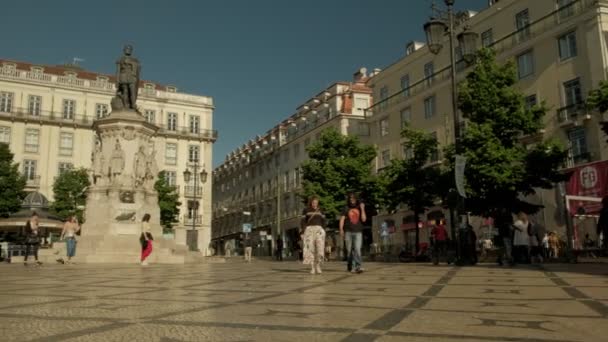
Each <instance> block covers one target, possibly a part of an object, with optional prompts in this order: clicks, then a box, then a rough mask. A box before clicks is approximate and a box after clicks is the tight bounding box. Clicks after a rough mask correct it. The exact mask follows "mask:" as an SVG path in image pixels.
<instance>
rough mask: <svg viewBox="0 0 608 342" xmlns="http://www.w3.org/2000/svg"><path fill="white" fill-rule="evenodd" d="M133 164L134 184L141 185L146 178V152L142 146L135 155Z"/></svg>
mask: <svg viewBox="0 0 608 342" xmlns="http://www.w3.org/2000/svg"><path fill="white" fill-rule="evenodd" d="M134 161H135V162H134V163H133V175H134V176H135V184H136V185H141V184H142V183H143V181H144V179H145V178H146V164H147V160H146V152H145V147H144V146H139V151H137V153H136V154H135V160H134Z"/></svg>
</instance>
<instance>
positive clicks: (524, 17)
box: [515, 8, 530, 41]
mask: <svg viewBox="0 0 608 342" xmlns="http://www.w3.org/2000/svg"><path fill="white" fill-rule="evenodd" d="M515 28H516V29H517V31H518V34H517V36H518V38H519V40H520V41H522V40H526V39H528V38H530V13H529V12H528V9H527V8H526V9H525V10H523V11H521V12H519V13H517V14H516V15H515Z"/></svg>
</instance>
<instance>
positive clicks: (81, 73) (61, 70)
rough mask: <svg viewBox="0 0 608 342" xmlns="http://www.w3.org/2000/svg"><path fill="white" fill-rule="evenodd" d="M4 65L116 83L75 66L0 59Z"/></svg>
mask: <svg viewBox="0 0 608 342" xmlns="http://www.w3.org/2000/svg"><path fill="white" fill-rule="evenodd" d="M4 63H8V64H15V65H16V68H17V70H23V71H31V70H32V67H39V68H43V69H44V73H45V74H50V75H57V76H65V75H67V74H68V73H75V74H76V77H78V78H80V79H84V80H90V81H96V80H97V79H98V77H107V78H108V81H109V82H111V83H114V82H116V76H115V75H108V74H102V73H99V72H94V71H88V70H85V69H83V68H81V67H79V66H77V65H48V64H33V63H29V62H22V61H13V60H9V59H0V64H4ZM144 84H154V86H155V88H156V89H157V90H165V89H166V88H167V86H165V85H162V84H159V83H156V82H152V81H145V80H140V81H139V86H140V87H143V86H144Z"/></svg>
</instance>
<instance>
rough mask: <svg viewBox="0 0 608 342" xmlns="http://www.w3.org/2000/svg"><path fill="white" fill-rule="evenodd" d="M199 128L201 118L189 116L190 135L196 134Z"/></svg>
mask: <svg viewBox="0 0 608 342" xmlns="http://www.w3.org/2000/svg"><path fill="white" fill-rule="evenodd" d="M200 128H201V117H200V116H197V115H191V116H190V133H193V134H198V133H200Z"/></svg>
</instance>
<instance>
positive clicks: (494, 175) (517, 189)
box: [446, 49, 567, 216]
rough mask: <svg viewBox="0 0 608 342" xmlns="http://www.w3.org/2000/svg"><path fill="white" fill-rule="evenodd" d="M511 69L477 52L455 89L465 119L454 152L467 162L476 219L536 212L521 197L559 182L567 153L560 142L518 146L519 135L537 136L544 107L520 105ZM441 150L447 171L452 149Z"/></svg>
mask: <svg viewBox="0 0 608 342" xmlns="http://www.w3.org/2000/svg"><path fill="white" fill-rule="evenodd" d="M515 70H516V69H515V66H514V64H513V62H507V63H506V64H498V63H496V59H495V54H494V52H493V51H491V50H489V49H483V50H481V51H480V52H479V53H478V55H477V62H476V65H475V67H474V69H473V71H471V72H470V73H469V74H468V75H467V77H466V80H464V81H463V82H462V83H461V84H460V85H459V97H458V105H459V108H460V110H461V111H462V113H463V116H464V117H465V119H468V123H467V126H466V130H465V132H464V133H463V134H462V136H461V139H460V148H461V150H460V151H459V153H460V154H461V155H464V156H465V157H466V158H467V164H466V169H465V179H466V183H467V184H466V189H467V197H468V198H467V199H466V203H467V210H468V211H471V212H472V213H473V214H476V215H483V216H490V215H492V214H493V213H494V212H495V210H496V209H498V208H500V207H502V206H506V207H507V208H509V209H511V210H518V209H526V210H529V211H534V209H536V210H538V209H539V207H538V206H534V205H532V204H530V203H527V202H526V201H524V200H522V199H521V198H522V196H527V195H532V194H534V193H535V189H537V188H544V189H550V188H552V187H553V185H554V184H555V183H556V182H559V181H562V180H564V179H565V176H564V175H563V174H562V173H561V172H560V168H561V167H562V166H563V164H564V161H565V159H566V156H567V151H566V150H565V149H564V148H563V146H561V144H559V143H558V142H556V141H554V140H547V141H541V139H540V138H539V139H538V142H537V143H535V144H530V145H528V146H526V145H525V144H524V143H522V139H521V138H522V137H524V136H535V135H537V134H538V133H539V130H540V129H541V128H542V127H543V117H544V115H545V113H546V111H547V108H546V106H545V104H544V103H541V104H539V105H536V106H533V107H531V108H530V107H528V106H527V105H526V103H525V97H524V95H523V94H522V93H521V92H520V91H519V90H518V89H517V88H516V87H515V86H516V83H517V77H516V71H515ZM446 152H447V153H446V155H447V156H448V158H449V159H451V163H449V165H451V167H453V165H454V163H453V159H454V154H455V153H454V152H455V151H454V146H451V147H449V148H448V149H447V151H446ZM452 172H453V170H452Z"/></svg>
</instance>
